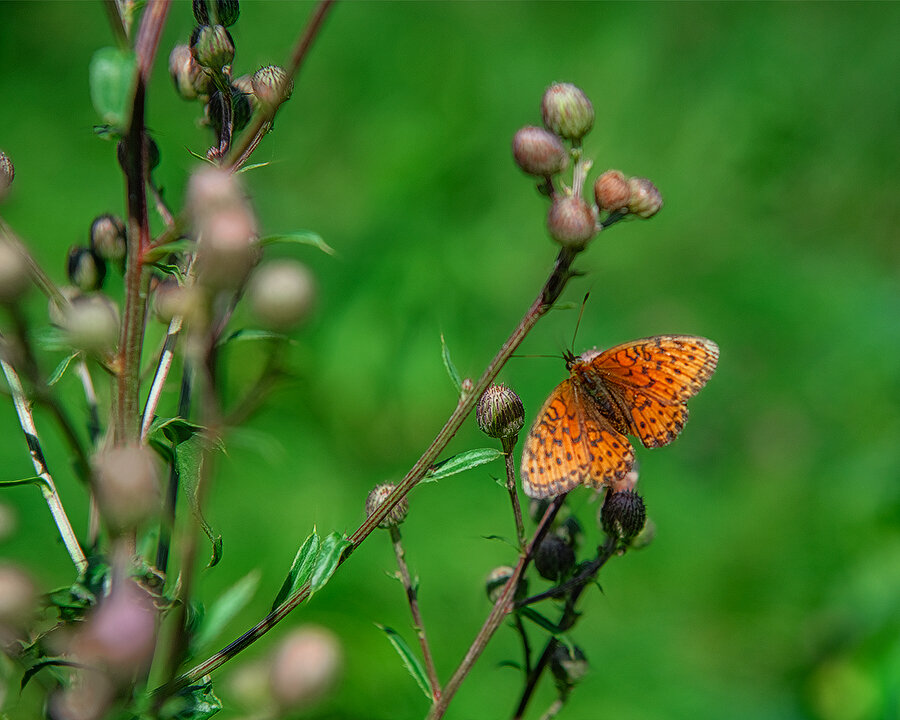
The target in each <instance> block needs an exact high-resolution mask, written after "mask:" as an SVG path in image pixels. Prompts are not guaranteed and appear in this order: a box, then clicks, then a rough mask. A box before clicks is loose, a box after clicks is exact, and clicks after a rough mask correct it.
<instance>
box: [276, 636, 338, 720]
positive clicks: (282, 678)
mask: <svg viewBox="0 0 900 720" xmlns="http://www.w3.org/2000/svg"><path fill="white" fill-rule="evenodd" d="M342 665H343V654H342V652H341V646H340V642H339V641H338V639H337V637H336V636H335V635H334V633H332V632H331V631H330V630H327V629H325V628H323V627H316V626H307V627H303V628H300V629H298V630H294V631H293V632H292V633H291V634H290V635H288V636H287V637H286V638H285V639H284V640H283V641H282V642H281V645H280V646H279V648H278V650H277V652H276V653H275V657H274V658H273V661H272V673H271V676H270V686H271V688H272V696H273V697H274V698H275V700H276V702H277V703H278V704H279V706H281V708H283V709H287V708H299V707H307V706H309V705H311V704H313V703H314V702H316V701H317V700H319V699H321V698H322V696H324V695H326V694H327V693H328V691H329V690H331V689H332V688H333V687H334V685H335V683H336V681H337V679H338V676H339V675H340V671H341V666H342ZM278 715H279V716H281V713H278Z"/></svg>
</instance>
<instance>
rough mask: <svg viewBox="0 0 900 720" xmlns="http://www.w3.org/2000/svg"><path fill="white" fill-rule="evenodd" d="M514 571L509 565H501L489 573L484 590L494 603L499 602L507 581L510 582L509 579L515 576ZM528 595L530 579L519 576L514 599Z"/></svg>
mask: <svg viewBox="0 0 900 720" xmlns="http://www.w3.org/2000/svg"><path fill="white" fill-rule="evenodd" d="M513 572H514V570H513V569H512V568H511V567H510V566H509V565H501V566H500V567H496V568H494V569H493V570H491V572H490V573H488V576H487V578H485V581H484V590H485V592H486V593H487V596H488V600H490V601H491V602H492V603H495V602H497V600H498V599H499V598H500V593H501V592H503V588H504V587H505V585H506V583H507V582H509V579H510V578H511V577H512V576H513ZM527 595H528V579H527V578H524V577H522V578H519V584H518V586H517V587H516V591H515V593H514V594H513V599H515V600H521V599H522V598H524V597H527Z"/></svg>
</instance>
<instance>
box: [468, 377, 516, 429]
mask: <svg viewBox="0 0 900 720" xmlns="http://www.w3.org/2000/svg"><path fill="white" fill-rule="evenodd" d="M475 420H476V421H477V422H478V427H479V428H481V432H483V433H484V434H485V435H487V436H488V437H492V438H510V437H515V436H516V435H518V434H519V431H520V430H521V429H522V426H523V425H524V424H525V408H524V406H523V405H522V400H521V399H520V398H519V396H518V395H516V393H515V392H514V391H512V390H510V389H509V388H508V387H506V385H491V386H490V387H489V388H488V389H487V390H485V391H484V395H482V396H481V398H480V399H479V400H478V406H477V407H476V409H475Z"/></svg>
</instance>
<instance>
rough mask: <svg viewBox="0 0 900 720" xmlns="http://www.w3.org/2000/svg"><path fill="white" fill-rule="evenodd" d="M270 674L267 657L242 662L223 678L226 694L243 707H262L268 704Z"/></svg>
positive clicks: (270, 665) (269, 664) (269, 661)
mask: <svg viewBox="0 0 900 720" xmlns="http://www.w3.org/2000/svg"><path fill="white" fill-rule="evenodd" d="M271 676H272V662H271V658H269V657H266V658H260V659H258V660H248V661H245V662H242V663H241V664H240V665H238V666H237V667H235V668H233V670H232V672H231V673H230V674H229V675H227V676H226V678H225V683H226V689H227V692H228V695H229V696H230V697H233V698H234V699H235V701H236V702H237V704H238V705H240V706H241V707H243V708H245V709H246V708H252V707H255V708H262V707H264V706H265V705H267V704H270V700H271V694H270V692H269V678H270V677H271Z"/></svg>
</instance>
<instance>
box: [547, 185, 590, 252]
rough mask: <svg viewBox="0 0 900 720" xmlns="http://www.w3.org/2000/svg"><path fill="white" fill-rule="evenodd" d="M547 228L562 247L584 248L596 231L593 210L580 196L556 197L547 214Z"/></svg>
mask: <svg viewBox="0 0 900 720" xmlns="http://www.w3.org/2000/svg"><path fill="white" fill-rule="evenodd" d="M547 229H548V230H549V231H550V237H552V238H553V239H554V240H555V241H556V242H558V243H559V244H560V245H562V246H563V247H566V248H569V249H570V250H575V251H580V250H584V248H585V247H587V244H588V242H589V241H590V239H591V238H592V237H594V235H595V234H596V232H597V227H596V218H595V217H594V211H593V210H592V209H591V207H590V205H588V204H587V203H586V202H585V201H584V200H582V199H581V198H580V197H576V196H574V195H572V196H569V197H558V198H557V199H556V200H554V201H553V204H552V205H551V206H550V212H549V213H548V214H547Z"/></svg>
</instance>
